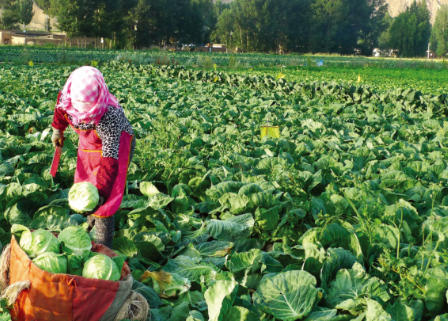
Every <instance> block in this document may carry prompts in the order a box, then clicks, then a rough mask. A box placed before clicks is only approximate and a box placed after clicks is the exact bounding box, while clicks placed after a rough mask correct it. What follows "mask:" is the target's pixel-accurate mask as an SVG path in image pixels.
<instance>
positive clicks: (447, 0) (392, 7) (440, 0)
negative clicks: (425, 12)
mask: <svg viewBox="0 0 448 321" xmlns="http://www.w3.org/2000/svg"><path fill="white" fill-rule="evenodd" d="M413 1H414V0H387V3H388V4H389V12H390V14H391V16H392V17H396V16H398V15H399V14H400V12H403V11H404V10H405V9H406V7H407V6H409V5H410V4H411V3H412V2H413ZM422 1H426V5H427V6H428V8H429V11H430V12H431V22H434V19H435V18H436V13H437V10H439V8H440V6H441V5H443V4H448V0H422Z"/></svg>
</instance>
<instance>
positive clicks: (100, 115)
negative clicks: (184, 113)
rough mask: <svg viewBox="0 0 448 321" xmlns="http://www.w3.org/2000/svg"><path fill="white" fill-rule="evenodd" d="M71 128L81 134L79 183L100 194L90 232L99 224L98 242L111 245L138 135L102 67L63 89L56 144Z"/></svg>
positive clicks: (85, 71) (85, 70)
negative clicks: (116, 213) (83, 183)
mask: <svg viewBox="0 0 448 321" xmlns="http://www.w3.org/2000/svg"><path fill="white" fill-rule="evenodd" d="M68 126H71V127H72V128H73V130H74V131H75V132H76V133H77V134H78V135H79V147H78V159H77V165H76V172H75V183H79V182H90V183H92V184H93V185H95V186H96V187H97V188H98V192H99V195H100V201H99V204H98V206H97V208H96V209H95V210H93V211H92V212H91V213H88V216H87V222H88V223H89V230H91V229H92V228H93V226H96V236H97V243H99V244H104V245H106V246H108V247H109V248H111V247H112V240H113V237H114V229H115V223H114V214H115V212H116V211H117V210H118V209H119V207H120V205H121V201H122V198H123V193H124V190H125V186H126V174H127V169H128V165H129V163H130V162H131V160H132V157H133V155H134V149H135V138H134V132H133V130H132V126H131V124H130V123H129V121H128V119H127V118H126V116H125V114H124V112H123V109H122V107H121V106H120V104H119V103H118V100H117V98H116V97H115V96H113V95H112V94H111V93H109V90H108V88H107V85H106V83H105V81H104V78H103V75H102V74H101V72H100V71H99V70H98V69H96V68H93V67H88V66H86V67H81V68H78V69H76V70H75V71H74V72H73V73H72V74H71V75H70V77H69V78H68V80H67V82H66V83H65V85H64V88H63V89H62V91H61V92H60V93H59V95H58V100H57V103H56V109H55V112H54V117H53V123H52V127H53V135H52V138H51V140H52V142H53V144H54V146H55V147H56V146H58V145H59V146H62V145H63V142H64V130H65V129H66V128H67V127H68Z"/></svg>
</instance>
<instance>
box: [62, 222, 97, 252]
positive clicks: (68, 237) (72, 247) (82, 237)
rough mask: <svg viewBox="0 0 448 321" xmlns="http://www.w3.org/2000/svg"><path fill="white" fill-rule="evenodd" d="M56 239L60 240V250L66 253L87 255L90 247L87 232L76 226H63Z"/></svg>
mask: <svg viewBox="0 0 448 321" xmlns="http://www.w3.org/2000/svg"><path fill="white" fill-rule="evenodd" d="M58 239H59V241H60V242H61V245H62V246H61V247H62V251H63V252H66V253H68V254H76V255H78V256H82V257H87V256H89V253H90V250H91V249H92V242H91V241H90V237H89V234H88V233H87V232H86V231H85V230H83V229H82V228H80V227H77V226H69V227H67V228H65V229H64V230H63V231H62V232H61V233H60V234H59V236H58Z"/></svg>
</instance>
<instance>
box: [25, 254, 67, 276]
mask: <svg viewBox="0 0 448 321" xmlns="http://www.w3.org/2000/svg"><path fill="white" fill-rule="evenodd" d="M33 263H34V264H36V265H37V266H38V267H39V268H41V269H42V270H44V271H47V272H50V273H63V274H66V273H67V258H66V257H65V256H64V255H63V254H56V253H53V252H47V253H43V254H41V255H39V256H38V257H36V258H35V259H34V260H33Z"/></svg>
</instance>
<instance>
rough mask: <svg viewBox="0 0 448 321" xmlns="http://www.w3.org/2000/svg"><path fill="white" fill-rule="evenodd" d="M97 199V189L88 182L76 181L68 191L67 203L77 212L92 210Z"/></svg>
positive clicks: (98, 197) (96, 203) (98, 198)
mask: <svg viewBox="0 0 448 321" xmlns="http://www.w3.org/2000/svg"><path fill="white" fill-rule="evenodd" d="M99 200H100V195H99V194H98V189H97V188H96V187H95V185H93V184H92V183H89V182H82V183H76V184H74V185H73V186H72V188H70V191H69V192H68V204H69V205H70V207H71V209H72V210H74V211H75V212H77V213H86V212H90V211H92V210H93V209H94V208H95V207H96V206H97V205H98V202H99Z"/></svg>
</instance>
